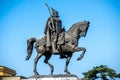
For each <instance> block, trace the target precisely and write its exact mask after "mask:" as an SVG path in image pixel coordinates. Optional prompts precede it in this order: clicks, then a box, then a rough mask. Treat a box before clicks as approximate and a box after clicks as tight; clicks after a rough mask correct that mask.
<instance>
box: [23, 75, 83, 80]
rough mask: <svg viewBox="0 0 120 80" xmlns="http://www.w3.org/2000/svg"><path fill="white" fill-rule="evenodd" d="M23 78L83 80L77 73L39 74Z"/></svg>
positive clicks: (33, 79) (36, 79)
mask: <svg viewBox="0 0 120 80" xmlns="http://www.w3.org/2000/svg"><path fill="white" fill-rule="evenodd" d="M22 80H82V79H79V78H78V77H77V76H76V75H64V74H59V75H39V76H31V77H29V78H28V79H22Z"/></svg>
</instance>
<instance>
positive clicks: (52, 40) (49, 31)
mask: <svg viewBox="0 0 120 80" xmlns="http://www.w3.org/2000/svg"><path fill="white" fill-rule="evenodd" d="M52 14H53V15H52V16H50V17H49V18H48V20H47V23H46V26H45V30H44V33H45V35H46V36H47V38H46V47H47V48H50V47H52V50H53V53H59V50H58V49H59V46H60V45H61V44H63V43H64V39H63V38H62V39H63V40H61V41H60V39H59V37H63V34H64V29H62V21H61V20H60V19H59V15H58V12H57V11H56V10H55V9H53V8H52ZM61 33H62V35H60V34H61Z"/></svg>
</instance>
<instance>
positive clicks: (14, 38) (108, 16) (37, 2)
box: [0, 0, 120, 77]
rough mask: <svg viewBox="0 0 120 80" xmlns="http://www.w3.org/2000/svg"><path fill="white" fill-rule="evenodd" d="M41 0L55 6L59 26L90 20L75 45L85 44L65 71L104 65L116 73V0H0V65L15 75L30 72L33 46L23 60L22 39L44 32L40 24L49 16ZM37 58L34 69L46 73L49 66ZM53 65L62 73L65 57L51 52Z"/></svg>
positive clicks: (119, 16) (119, 5)
mask: <svg viewBox="0 0 120 80" xmlns="http://www.w3.org/2000/svg"><path fill="white" fill-rule="evenodd" d="M44 3H48V5H49V6H50V7H53V8H55V9H56V10H57V11H58V12H59V15H60V18H61V20H62V23H63V26H65V29H66V30H68V29H69V28H70V27H71V26H72V24H74V23H76V22H79V21H84V20H87V21H90V27H89V30H88V33H87V36H86V37H85V38H81V39H80V40H79V46H81V47H86V50H87V51H86V54H85V56H84V58H83V59H82V60H80V61H77V60H76V59H77V57H78V56H79V55H80V54H81V52H76V53H75V54H74V55H73V57H72V59H71V62H70V64H69V71H70V72H71V73H72V74H76V75H77V76H78V77H83V75H82V73H83V72H86V71H88V70H90V69H91V68H92V67H93V66H98V65H101V64H103V65H108V66H109V67H110V68H113V69H115V70H116V71H117V72H118V73H120V63H119V58H120V47H119V46H120V1H119V0H69V1H68V0H66V1H65V0H58V1H56V0H1V1H0V65H3V66H7V67H9V68H12V69H14V70H16V72H17V75H22V76H26V77H28V76H31V75H33V62H34V58H35V56H36V54H37V53H36V50H35V49H34V51H33V55H32V57H31V58H30V60H29V61H25V57H26V55H27V53H26V48H27V44H26V40H27V39H28V38H30V37H36V38H37V39H39V38H40V37H42V36H44V33H43V31H44V26H45V24H46V21H47V18H48V17H49V16H50V15H49V12H48V10H47V8H46V6H45V4H44ZM43 60H44V57H42V58H41V59H40V60H39V62H38V67H37V69H38V72H39V73H40V74H43V75H48V74H50V69H49V67H48V66H47V65H46V64H44V62H43ZM49 61H50V62H51V63H52V64H53V65H54V67H55V71H54V74H63V73H64V66H65V61H66V60H65V59H59V56H54V55H53V56H52V58H51V59H50V60H49Z"/></svg>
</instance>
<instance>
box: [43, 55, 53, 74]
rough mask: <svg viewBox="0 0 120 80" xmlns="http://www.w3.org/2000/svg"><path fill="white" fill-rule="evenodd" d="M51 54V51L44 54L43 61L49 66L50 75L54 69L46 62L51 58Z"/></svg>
mask: <svg viewBox="0 0 120 80" xmlns="http://www.w3.org/2000/svg"><path fill="white" fill-rule="evenodd" d="M51 55H52V54H51V53H48V55H45V60H44V63H46V64H48V65H49V66H50V69H51V75H52V74H53V71H54V66H53V65H52V64H50V63H49V62H48V60H49V59H50V58H51Z"/></svg>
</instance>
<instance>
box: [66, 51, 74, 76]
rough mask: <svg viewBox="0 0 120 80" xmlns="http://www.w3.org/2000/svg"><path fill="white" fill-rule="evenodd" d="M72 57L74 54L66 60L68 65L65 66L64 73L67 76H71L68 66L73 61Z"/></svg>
mask: <svg viewBox="0 0 120 80" xmlns="http://www.w3.org/2000/svg"><path fill="white" fill-rule="evenodd" d="M71 57H72V53H71V54H69V55H67V58H66V64H65V69H64V72H65V73H66V74H67V75H69V74H70V72H69V71H68V64H69V62H70V60H71Z"/></svg>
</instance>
